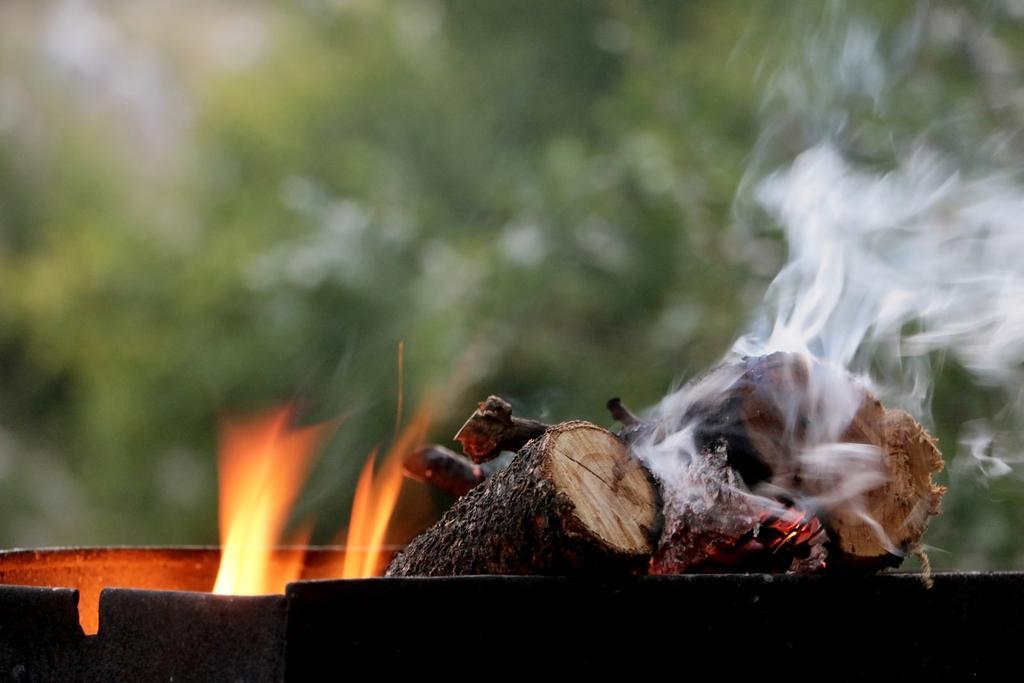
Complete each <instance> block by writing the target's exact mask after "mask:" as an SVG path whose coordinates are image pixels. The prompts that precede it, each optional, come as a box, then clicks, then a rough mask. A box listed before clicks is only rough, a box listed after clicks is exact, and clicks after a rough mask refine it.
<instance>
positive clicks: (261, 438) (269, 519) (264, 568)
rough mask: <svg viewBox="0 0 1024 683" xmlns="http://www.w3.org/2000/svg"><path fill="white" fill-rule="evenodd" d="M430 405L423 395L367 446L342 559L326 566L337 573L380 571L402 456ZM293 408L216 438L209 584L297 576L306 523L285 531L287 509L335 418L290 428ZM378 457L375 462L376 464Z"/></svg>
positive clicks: (418, 435) (265, 590) (419, 437)
mask: <svg viewBox="0 0 1024 683" xmlns="http://www.w3.org/2000/svg"><path fill="white" fill-rule="evenodd" d="M431 405H434V404H433V403H432V402H431V401H424V402H423V404H422V405H421V406H420V407H419V408H418V409H417V411H416V412H415V414H414V415H413V416H412V418H411V419H410V420H409V422H408V424H406V426H405V427H404V428H403V429H402V430H401V431H400V432H399V433H398V435H397V437H396V438H395V439H394V442H393V443H392V445H391V447H390V448H389V449H388V451H387V453H386V454H385V455H384V457H383V458H379V459H378V457H377V450H376V449H374V451H373V452H372V453H371V454H370V457H369V458H368V459H367V461H366V465H364V466H363V470H362V472H361V474H360V475H359V482H358V484H357V486H356V493H355V498H354V500H353V503H352V514H351V519H350V522H349V528H348V533H347V537H346V538H345V546H346V552H345V558H344V562H343V563H340V564H339V565H338V566H337V567H334V568H333V569H332V571H329V574H330V575H333V576H339V577H341V578H361V577H368V576H376V575H378V574H380V573H381V570H382V568H383V566H382V565H383V561H384V559H385V558H384V552H383V551H384V549H385V545H384V543H385V540H386V536H387V533H388V527H389V525H390V523H391V517H392V514H393V512H394V510H395V506H396V505H397V503H398V499H399V494H400V493H401V490H402V482H403V475H402V459H403V458H404V456H405V455H406V454H408V453H409V452H410V451H412V450H413V449H414V448H416V447H417V446H419V445H420V444H421V443H422V442H423V441H424V439H425V437H426V434H427V430H428V429H429V427H430V423H431V420H432V418H433V409H432V408H431V407H430V406H431ZM294 413H295V411H294V408H293V407H290V406H289V407H284V408H279V409H277V410H273V411H271V412H268V413H265V414H263V415H260V416H257V417H256V418H253V419H250V420H246V421H244V422H230V423H227V424H226V425H225V427H224V430H223V435H222V438H221V455H220V482H221V485H220V526H221V546H222V556H221V565H220V570H219V572H218V574H217V581H216V585H215V586H214V592H215V593H219V594H227V595H265V594H269V593H281V592H283V591H284V588H285V586H286V585H287V584H288V583H289V582H292V581H296V580H298V579H299V578H300V575H301V573H302V567H303V559H304V553H303V551H302V550H301V548H295V549H290V550H289V549H281V548H279V547H278V546H280V544H281V543H282V541H283V540H284V541H286V542H288V543H290V544H292V545H295V546H301V545H303V544H305V543H306V541H307V540H308V537H309V534H308V531H305V532H303V531H300V532H299V533H297V534H293V535H292V536H291V537H289V538H287V539H285V538H284V533H285V525H286V523H287V521H288V514H289V512H290V511H291V509H292V506H293V504H294V503H295V500H296V498H297V497H298V494H299V491H300V490H301V488H302V485H303V483H304V482H305V481H306V477H307V475H308V474H309V469H310V467H311V465H312V464H313V460H314V456H315V454H316V452H317V448H318V446H319V445H320V444H321V443H322V441H323V439H324V438H325V437H326V436H327V434H329V433H330V432H331V431H332V430H333V428H334V426H335V424H334V423H325V424H320V425H315V426H312V427H305V428H301V429H296V428H294V427H292V426H291V424H292V420H293V418H294ZM378 460H379V462H380V466H379V468H378V467H376V465H377V463H378Z"/></svg>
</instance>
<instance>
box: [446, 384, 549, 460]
mask: <svg viewBox="0 0 1024 683" xmlns="http://www.w3.org/2000/svg"><path fill="white" fill-rule="evenodd" d="M547 428H548V425H546V424H544V423H543V422H538V421H537V420H529V419H526V418H521V417H512V406H511V405H510V404H509V402H508V401H506V400H504V399H502V398H499V397H497V396H488V397H487V400H486V401H484V402H482V403H480V404H479V405H478V406H477V409H476V410H475V411H474V412H473V414H472V415H470V416H469V419H468V420H466V423H465V424H464V425H462V428H461V429H459V431H458V433H456V434H455V440H456V441H458V442H459V443H461V444H462V451H463V452H464V453H465V454H466V455H468V456H469V457H470V458H471V459H472V460H473V462H475V463H482V462H487V461H488V460H493V459H494V458H496V457H497V456H498V455H499V454H500V453H501V452H502V451H518V450H519V449H520V448H522V447H523V446H525V445H526V443H527V442H528V441H530V440H531V439H536V438H537V437H538V436H541V435H542V434H543V433H544V432H545V431H547Z"/></svg>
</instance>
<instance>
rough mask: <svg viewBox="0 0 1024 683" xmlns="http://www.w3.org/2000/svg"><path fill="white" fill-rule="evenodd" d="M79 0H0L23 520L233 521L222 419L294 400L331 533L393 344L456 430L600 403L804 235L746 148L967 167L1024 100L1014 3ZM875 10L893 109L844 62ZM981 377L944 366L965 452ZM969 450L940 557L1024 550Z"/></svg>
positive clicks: (942, 533) (705, 332)
mask: <svg viewBox="0 0 1024 683" xmlns="http://www.w3.org/2000/svg"><path fill="white" fill-rule="evenodd" d="M67 5H68V3H65V4H64V6H62V5H59V4H52V5H47V4H45V3H44V4H35V3H12V4H11V5H9V6H5V7H4V8H3V9H2V10H0V547H12V546H40V545H48V544H156V543H209V542H214V541H215V539H216V508H215V498H216V491H215V489H216V465H215V451H216V427H217V422H218V419H219V418H220V417H222V416H223V415H226V414H237V413H246V412H249V411H252V410H257V409H259V408H262V407H266V406H269V405H274V404H277V403H280V402H282V401H286V400H292V399H299V400H301V404H302V406H303V407H304V413H303V415H304V417H303V419H305V420H315V419H320V418H324V417H328V416H333V415H338V414H346V415H348V416H349V417H348V420H347V422H346V423H345V425H344V427H343V428H342V429H341V430H340V431H339V432H338V434H337V436H336V437H335V438H334V439H333V440H332V441H331V443H330V445H329V447H328V449H327V451H326V453H325V455H324V457H323V459H322V460H321V462H320V465H319V466H318V470H317V472H316V474H315V476H314V477H313V479H312V482H311V483H310V485H309V487H308V488H307V491H306V492H305V494H304V496H303V501H302V504H301V505H300V507H299V510H297V513H296V514H297V515H298V516H307V515H314V516H316V518H317V519H318V527H317V532H316V536H315V540H318V541H327V540H329V539H330V538H331V536H332V534H333V532H334V530H336V529H337V528H339V527H341V526H343V525H344V521H345V517H346V510H347V509H348V505H349V503H350V499H351V487H352V485H353V482H354V477H355V473H356V472H357V471H358V468H359V467H360V466H361V464H362V461H363V459H364V457H365V455H366V454H367V453H368V452H369V451H370V449H371V448H372V447H373V445H374V444H377V443H382V442H386V441H387V440H388V439H389V438H390V437H391V435H392V430H393V424H394V410H395V409H394V405H395V397H396V370H395V349H396V346H397V344H398V342H399V341H400V340H404V341H405V344H406V349H407V354H406V380H407V384H408V388H409V394H410V397H411V400H415V398H416V397H418V396H421V395H422V394H423V392H424V391H425V390H426V389H427V388H428V387H430V386H436V385H439V384H440V385H443V384H444V383H445V382H449V381H450V380H451V378H452V377H453V376H454V375H455V374H456V373H457V371H460V370H459V369H460V368H461V369H462V370H461V372H463V373H464V374H465V375H466V376H467V377H468V378H469V381H468V384H467V386H466V387H465V388H464V390H463V391H462V393H461V394H460V398H459V400H458V401H456V402H455V407H454V408H453V410H452V414H451V415H449V416H448V417H447V418H445V419H444V420H442V421H440V422H439V424H437V425H436V426H435V428H434V429H433V434H434V435H435V437H436V439H438V440H442V441H443V440H446V439H447V438H448V435H449V434H451V433H452V432H453V431H454V428H455V427H456V426H457V423H458V418H459V417H460V416H463V415H464V414H465V413H466V412H467V410H468V408H469V407H471V405H472V402H473V401H474V400H476V399H478V398H482V397H483V396H485V395H486V394H488V393H492V392H493V393H501V394H503V395H505V396H508V397H511V398H513V399H515V400H516V401H517V402H518V408H519V410H520V411H521V412H522V413H524V414H531V415H536V416H538V417H543V418H547V419H550V420H558V419H566V418H571V417H582V418H588V419H592V420H595V421H598V422H601V423H606V424H607V423H608V422H609V420H608V418H607V416H606V414H605V411H604V408H603V406H604V402H605V400H606V399H607V398H608V397H610V396H612V395H621V396H622V397H624V399H625V400H626V401H627V402H628V403H629V404H631V405H633V406H644V405H650V404H653V403H654V402H656V401H657V400H658V398H660V397H661V396H662V395H663V394H664V393H665V392H666V391H667V390H668V389H670V388H671V387H672V386H673V385H674V384H675V383H677V382H679V381H681V380H684V379H686V378H687V377H689V376H691V375H692V374H693V373H695V372H697V371H699V370H700V369H701V368H703V367H705V366H706V365H708V364H709V363H712V362H714V361H715V360H717V359H718V358H719V357H720V356H721V355H722V354H723V353H724V351H725V350H727V349H728V348H729V346H730V345H731V343H732V341H733V339H734V338H735V337H736V336H737V335H738V334H739V333H741V332H742V330H743V327H744V324H745V321H746V319H747V317H748V316H749V314H750V312H751V311H752V310H753V308H754V306H756V305H757V302H758V301H759V300H760V297H761V294H762V293H763V291H764V288H765V286H766V285H767V283H768V282H769V281H770V279H771V277H772V276H773V275H774V273H775V272H776V271H777V269H778V267H779V266H780V265H781V263H782V261H783V259H784V254H785V245H784V244H782V242H781V241H780V239H779V237H778V236H777V235H776V234H774V233H773V232H772V231H771V230H770V228H771V226H770V225H767V224H766V221H764V219H763V217H760V216H759V215H758V214H757V212H756V211H753V210H749V207H748V206H747V204H745V203H744V188H745V187H746V186H747V184H746V183H744V182H743V180H744V178H748V177H752V176H756V175H757V174H758V173H763V172H766V171H768V170H770V169H771V168H773V167H775V166H778V165H780V164H784V163H785V162H786V161H788V160H789V159H791V158H792V157H793V156H794V155H795V154H796V153H798V152H799V151H801V150H802V149H804V148H806V147H808V146H810V145H812V144H814V143H816V142H818V141H819V140H821V139H822V137H823V136H824V135H825V134H828V135H830V136H832V137H833V138H834V139H835V140H836V141H837V143H838V144H839V145H840V147H841V148H842V149H843V150H844V152H846V153H848V154H850V155H852V156H854V157H856V158H858V159H864V160H867V161H869V162H870V163H874V164H877V166H878V168H880V169H884V168H886V167H888V166H891V165H892V163H893V162H894V159H895V158H896V157H897V156H898V154H899V152H900V149H901V145H904V144H909V143H911V142H913V141H915V140H919V139H927V140H928V141H929V142H930V143H931V144H934V145H936V146H939V147H940V148H941V149H943V150H945V151H947V152H948V153H949V154H951V155H954V157H955V158H958V159H961V160H962V162H963V164H964V165H965V167H966V166H968V165H970V164H976V163H979V162H978V154H977V150H978V148H979V145H980V144H981V142H983V141H984V140H986V139H988V138H989V137H991V136H992V135H994V134H996V133H998V132H999V131H1014V130H1018V129H1019V126H1020V124H1021V121H1022V113H1021V109H1020V108H1019V107H1018V105H1016V104H1015V102H1016V101H1018V100H1013V98H1008V99H1007V101H1004V100H1002V99H1000V98H999V97H998V95H999V94H1000V93H1001V92H1005V91H1006V90H1007V89H1008V88H1011V86H1012V87H1013V88H1019V83H1018V81H1017V80H1016V77H1015V72H1011V73H1005V72H1004V71H999V72H997V73H996V75H995V76H993V71H992V63H991V60H992V59H994V58H992V57H991V50H995V49H996V48H998V50H1001V51H1002V52H1000V53H999V54H1000V55H1002V56H1003V58H1004V61H1006V60H1008V63H1009V64H1010V65H1011V66H1015V65H1016V64H1017V63H1019V59H1020V56H1021V53H1022V50H1024V43H1022V37H1024V32H1022V29H1024V27H1022V26H1021V15H1020V13H1019V12H1017V11H1015V10H1013V7H1012V5H1011V3H998V2H991V3H984V4H981V3H979V4H977V5H974V4H972V3H964V4H962V5H958V6H955V7H954V6H952V5H950V6H946V5H945V4H944V3H938V2H937V3H931V4H929V3H900V2H896V3H892V2H873V3H857V4H856V5H855V6H853V5H852V3H851V5H852V6H853V7H856V12H854V11H853V9H852V7H845V6H843V5H838V4H834V3H828V4H826V3H822V4H820V5H819V4H818V3H789V2H765V3H747V2H738V1H737V2H728V1H716V2H700V3H698V2H664V1H662V2H631V1H627V2H569V1H561V0H559V1H555V2H552V1H550V0H548V1H540V0H520V1H518V2H514V3H513V2H501V1H494V2H491V1H488V2H459V1H454V0H452V1H450V2H427V1H425V0H407V1H401V2H399V1H377V2H359V1H354V2H344V3H342V2H339V3H332V2H306V3H294V4H290V3H289V4H283V3H282V4H280V5H275V4H262V3H255V4H249V5H242V4H240V3H239V4H237V5H236V4H230V3H215V2H209V3H195V4H190V5H189V7H188V8H185V7H182V6H179V5H177V4H176V3H169V2H153V3H129V2H122V3H117V2H114V3H103V4H101V5H98V6H95V7H94V6H89V5H87V7H90V8H91V9H88V10H87V11H88V12H92V13H93V17H94V18H96V17H98V20H99V21H101V24H102V27H105V28H104V31H106V32H105V33H104V31H100V33H99V35H100V38H96V41H97V42H96V44H93V45H92V48H91V49H92V50H93V57H95V53H96V51H97V50H98V51H99V52H100V53H101V54H103V55H106V57H105V58H104V60H105V61H104V60H97V59H92V60H91V61H90V60H89V59H84V61H82V60H79V61H76V57H75V55H76V54H78V53H75V52H74V51H73V50H72V51H71V52H70V53H69V54H71V57H67V56H62V54H63V53H62V52H61V50H62V49H63V50H65V51H66V50H67V49H70V48H67V41H70V40H71V38H70V37H68V36H69V35H71V34H74V35H79V36H81V35H88V33H87V31H88V30H94V31H95V30H96V27H95V25H93V26H92V29H89V25H88V23H87V22H85V23H83V16H85V17H86V18H88V15H82V14H80V13H79V14H74V13H73V12H72V14H71V19H68V18H67V16H68V15H67V13H68V12H70V11H71V10H69V9H68V7H67ZM78 11H79V12H81V11H86V10H81V9H79V10H78ZM61 12H63V13H64V14H63V15H62V14H60V13H61ZM61 21H64V22H65V24H69V25H70V26H71V27H72V28H73V29H74V28H77V29H78V30H79V31H80V33H78V34H75V31H74V30H72V31H71V34H67V35H66V34H62V33H60V31H59V30H58V28H59V27H60V26H63V24H60V22H61ZM55 26H57V28H55ZM851 27H867V28H868V29H869V30H870V31H872V32H873V31H877V35H878V39H877V49H878V51H879V53H880V54H881V55H883V57H885V58H886V59H888V60H889V62H887V63H889V64H890V69H891V70H890V73H889V81H888V83H889V85H888V86H887V91H886V93H885V97H886V102H887V104H886V106H884V107H880V106H878V102H876V101H872V100H870V98H866V97H864V96H863V94H862V93H858V92H857V90H856V89H855V88H853V89H849V88H848V89H845V90H844V89H843V88H842V87H840V86H841V85H842V84H841V83H837V82H834V81H833V77H834V76H835V73H834V72H833V71H830V70H829V68H828V66H827V65H828V63H829V61H830V59H832V58H833V57H835V56H836V55H837V54H839V53H840V52H841V51H842V49H843V45H844V41H847V40H848V39H849V35H850V34H849V31H850V30H851ZM64 30H65V32H67V31H68V29H67V28H65V29H64ZM915 30H916V31H918V34H914V35H915V36H916V37H915V38H914V40H915V41H916V42H914V47H913V50H912V53H911V54H909V55H907V54H904V53H903V52H901V50H903V46H905V45H906V44H907V40H908V38H907V36H908V35H909V34H910V33H913V31H915ZM81 32H84V33H81ZM979 35H981V36H983V38H984V40H985V41H989V42H986V43H984V46H988V48H989V52H985V51H984V50H978V49H977V48H978V44H979V43H978V41H979V40H982V38H979ZM111 36H113V37H111ZM62 41H64V42H62ZM104 41H106V42H104ZM86 43H87V45H86V48H83V49H86V52H85V53H83V54H85V55H86V56H88V55H89V54H90V53H89V52H88V49H87V48H89V44H88V41H86ZM97 44H98V45H99V46H100V47H99V48H97V47H96V45H97ZM55 45H56V46H57V47H54V46H55ZM111 45H113V47H111ZM104 46H105V47H104ZM992 46H995V47H992ZM104 50H106V52H104ZM972 50H973V52H972ZM975 53H977V54H975ZM978 54H980V55H981V56H980V57H979V56H977V55H978ZM986 60H988V61H986ZM97 64H98V65H97ZM140 73H141V74H142V76H140V75H139V74H140ZM779 74H789V75H790V76H791V77H792V78H795V79H796V80H797V82H799V83H801V84H802V86H801V87H802V90H801V92H802V93H803V95H804V96H803V98H802V99H799V98H797V99H793V98H789V99H780V98H778V97H773V96H772V93H776V92H778V87H779V80H778V77H779ZM993 78H995V81H993ZM133 79H134V80H133ZM999 79H1003V80H999ZM137 81H138V82H141V83H142V85H141V86H140V85H138V83H137ZM125 82H127V83H128V84H129V85H131V86H132V87H127V86H125V87H122V86H123V84H124V83H125ZM132 84H134V85H132ZM133 88H134V89H133ZM140 88H141V93H142V94H140V92H139V89H140ZM146 88H151V90H146ZM146 93H149V95H148V96H147V95H146ZM1013 144H1019V143H1013ZM1014 149H1015V148H1014ZM1012 151H1013V149H1011V152H1012ZM1003 153H1005V151H1004V152H1003ZM467 359H468V360H467ZM467 368H468V369H467ZM992 401H993V399H992V397H991V396H988V395H986V394H985V393H983V392H980V391H977V390H974V389H972V388H971V387H970V386H968V380H967V377H966V376H965V375H964V374H963V373H962V372H960V371H958V369H957V368H956V367H952V366H948V367H947V371H946V372H945V373H944V374H943V376H942V378H941V381H940V386H939V390H938V393H937V398H936V405H935V427H936V431H937V432H938V433H939V434H940V436H941V438H942V442H943V444H945V445H946V451H947V455H948V456H953V455H954V453H955V447H954V446H953V444H955V437H956V430H957V428H958V427H959V424H960V422H961V421H962V420H963V419H966V418H968V417H978V416H983V415H986V414H989V412H990V411H993V410H996V409H997V408H998V406H997V405H995V404H994V403H993V402H992ZM954 470H955V471H954V472H953V473H952V475H951V477H952V482H951V483H952V484H953V486H952V493H951V494H950V496H949V498H948V502H947V506H946V508H947V511H946V514H945V515H944V516H943V517H942V518H941V519H940V520H938V521H937V522H936V523H935V525H934V528H933V530H932V532H931V533H930V535H929V538H928V540H929V541H930V542H931V543H932V544H933V545H934V546H936V547H937V549H938V550H937V551H936V552H934V553H933V555H932V560H933V562H934V563H935V564H936V565H938V566H957V567H973V568H984V567H1012V566H1016V567H1019V566H1020V565H1021V564H1022V561H1024V544H1022V543H1021V540H1020V531H1019V530H1020V529H1021V522H1022V521H1024V520H1022V517H1024V513H1022V512H1021V510H1022V508H1021V505H1020V502H1021V489H1020V486H1019V481H1015V480H1013V478H1012V477H1011V478H1010V479H1007V480H1005V481H998V482H994V483H980V481H979V480H978V478H977V477H976V476H974V475H973V474H972V473H970V472H967V471H963V472H960V471H959V470H956V468H954ZM438 502H439V504H444V501H438ZM946 551H948V552H946Z"/></svg>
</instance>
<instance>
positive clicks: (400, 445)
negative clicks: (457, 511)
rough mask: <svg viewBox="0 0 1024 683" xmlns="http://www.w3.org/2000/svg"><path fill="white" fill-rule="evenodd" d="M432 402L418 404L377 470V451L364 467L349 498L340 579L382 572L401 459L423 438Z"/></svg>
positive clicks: (396, 500)
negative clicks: (347, 523) (350, 503)
mask: <svg viewBox="0 0 1024 683" xmlns="http://www.w3.org/2000/svg"><path fill="white" fill-rule="evenodd" d="M431 405H432V402H431V401H430V400H426V401H423V402H422V403H421V404H420V407H419V408H418V409H417V411H416V413H415V414H414V415H413V417H412V419H411V420H409V423H408V424H407V425H406V426H405V428H404V429H402V431H401V432H399V434H398V436H397V437H396V438H395V441H394V443H393V444H392V445H391V448H390V449H388V452H387V454H386V455H385V456H384V458H383V460H382V465H381V467H380V470H379V471H376V472H375V470H374V465H375V464H376V460H377V452H376V450H375V451H374V452H373V453H371V454H370V457H369V458H368V459H367V461H366V464H365V465H364V466H363V470H362V472H361V473H360V475H359V483H358V484H357V485H356V494H355V498H354V499H353V501H352V515H351V519H350V520H349V527H348V535H347V538H346V541H345V546H346V547H345V561H344V564H343V565H342V567H341V576H342V578H346V579H356V578H363V577H369V576H377V575H379V574H380V573H381V570H382V568H383V567H382V560H383V550H384V541H385V539H386V535H387V531H388V525H389V523H390V522H391V515H392V513H393V512H394V510H395V505H396V504H397V503H398V494H399V493H400V492H401V489H402V481H403V475H402V459H403V458H404V457H405V456H406V455H408V454H409V452H411V451H412V450H413V449H414V448H416V447H417V446H419V445H420V444H421V443H423V441H424V440H425V438H426V435H427V429H429V427H430V422H431V419H432V418H433V410H432V408H431V407H430V406H431Z"/></svg>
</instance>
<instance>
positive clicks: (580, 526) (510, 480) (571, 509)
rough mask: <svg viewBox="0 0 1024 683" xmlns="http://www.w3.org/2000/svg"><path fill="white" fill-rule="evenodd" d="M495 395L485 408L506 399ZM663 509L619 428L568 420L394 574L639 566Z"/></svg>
mask: <svg viewBox="0 0 1024 683" xmlns="http://www.w3.org/2000/svg"><path fill="white" fill-rule="evenodd" d="M493 398H495V397H492V399H493ZM492 399H488V401H487V402H485V403H484V404H481V411H478V413H483V412H484V411H483V408H484V406H485V405H486V404H487V403H491V404H492V405H498V404H497V403H496V402H494V401H493V400H492ZM498 400H499V401H500V399H498ZM502 403H504V402H502ZM507 405H508V404H507V403H506V404H505V406H507ZM502 412H504V409H502ZM505 414H507V415H508V417H511V411H510V410H509V411H508V412H507V413H505ZM474 416H475V417H476V414H474ZM477 419H481V418H477ZM473 420H474V418H470V421H471V422H472V421H473ZM501 420H502V421H503V422H504V424H506V425H509V424H513V423H512V422H511V421H510V420H504V418H501ZM530 422H532V421H530ZM467 424H470V423H467ZM520 424H522V423H520ZM535 424H539V423H535ZM464 430H465V428H464V429H463V431H464ZM491 433H492V434H494V433H495V432H494V431H492V432H491ZM499 441H501V439H499ZM470 442H471V443H474V444H478V443H481V442H480V441H476V440H471V441H470ZM464 443H465V442H464ZM502 443H508V442H507V441H503V442H502ZM476 452H477V453H480V452H481V451H476ZM658 509H659V505H658V502H657V494H656V491H655V487H654V485H653V484H652V482H651V480H650V479H649V477H648V475H647V472H646V471H645V470H644V468H643V467H642V466H641V465H640V463H639V462H638V461H637V460H636V459H634V458H633V457H632V455H631V454H630V452H629V449H628V448H627V447H626V445H625V444H624V443H623V442H622V441H621V440H620V439H619V438H618V437H616V436H615V435H614V434H612V433H611V432H609V431H607V430H605V429H602V428H601V427H598V426H596V425H593V424H590V423H588V422H580V421H576V422H565V423H562V424H559V425H556V426H554V427H550V428H548V429H547V430H546V431H545V432H544V433H543V434H542V435H541V436H540V438H536V439H533V440H532V441H530V442H529V443H528V444H526V445H525V446H524V447H522V448H521V450H520V451H519V452H518V453H517V454H516V456H515V457H514V458H513V459H512V461H511V462H510V463H509V464H508V465H507V466H506V467H504V468H503V469H501V470H499V471H498V472H497V473H495V474H494V475H493V476H492V477H490V478H489V479H487V480H486V481H485V482H484V483H482V484H480V485H479V486H477V487H476V488H474V489H473V490H471V491H470V492H469V493H468V494H467V495H465V496H464V497H462V498H460V499H459V500H458V501H457V502H456V503H455V505H454V506H453V507H452V508H451V509H450V510H448V512H446V513H445V515H444V516H443V517H442V518H441V520H440V521H439V522H438V523H437V524H435V525H434V526H433V527H431V528H430V529H428V530H427V531H426V532H425V533H423V534H421V535H420V536H419V537H417V538H416V539H414V540H413V541H412V543H410V544H409V546H407V547H406V549H405V550H404V551H403V552H402V553H401V554H400V555H399V556H398V557H396V558H395V559H394V561H393V562H392V563H391V565H390V566H389V567H388V575H389V576H451V575H468V574H548V575H558V574H581V573H605V572H640V571H643V569H644V568H645V567H646V565H647V562H648V558H649V557H650V554H651V552H652V550H653V537H654V533H655V527H656V525H657V522H658V518H659V514H658Z"/></svg>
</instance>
